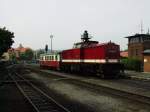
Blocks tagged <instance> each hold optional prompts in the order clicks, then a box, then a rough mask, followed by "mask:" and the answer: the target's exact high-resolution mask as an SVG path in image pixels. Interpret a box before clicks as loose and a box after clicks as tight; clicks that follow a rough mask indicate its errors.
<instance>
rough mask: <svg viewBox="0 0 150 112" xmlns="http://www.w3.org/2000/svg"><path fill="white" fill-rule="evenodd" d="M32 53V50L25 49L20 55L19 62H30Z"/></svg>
mask: <svg viewBox="0 0 150 112" xmlns="http://www.w3.org/2000/svg"><path fill="white" fill-rule="evenodd" d="M33 56H34V53H33V51H32V49H27V50H26V51H25V52H24V53H20V59H21V60H32V59H33Z"/></svg>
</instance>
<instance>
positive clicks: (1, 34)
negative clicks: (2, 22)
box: [0, 27, 14, 57]
mask: <svg viewBox="0 0 150 112" xmlns="http://www.w3.org/2000/svg"><path fill="white" fill-rule="evenodd" d="M13 38H14V33H13V32H10V31H9V30H7V29H6V28H5V27H4V28H0V57H1V56H2V54H3V53H4V52H7V50H8V49H10V48H11V45H12V44H13V43H14V41H13Z"/></svg>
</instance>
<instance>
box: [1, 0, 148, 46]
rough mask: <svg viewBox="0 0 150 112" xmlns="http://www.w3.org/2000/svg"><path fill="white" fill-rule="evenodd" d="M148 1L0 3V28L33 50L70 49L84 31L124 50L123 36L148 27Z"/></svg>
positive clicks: (28, 0)
mask: <svg viewBox="0 0 150 112" xmlns="http://www.w3.org/2000/svg"><path fill="white" fill-rule="evenodd" d="M149 5H150V0H0V27H3V26H6V28H8V29H9V30H11V31H13V32H14V33H15V39H14V40H15V43H14V45H13V46H14V47H17V46H18V44H19V43H22V44H23V45H24V46H28V47H31V48H33V49H39V48H44V46H45V44H48V45H49V47H50V37H49V36H50V34H53V35H54V39H53V48H54V49H68V48H71V47H72V45H73V43H74V42H78V41H80V37H81V34H82V33H83V31H84V30H88V31H89V33H90V34H91V35H92V36H93V40H97V41H99V42H107V41H110V40H111V41H113V42H116V43H117V44H119V45H120V46H121V49H125V48H127V39H125V38H123V37H125V36H129V35H133V34H135V33H139V32H140V22H141V20H142V21H143V26H144V31H145V32H147V29H148V27H150V16H149V10H150V6H149Z"/></svg>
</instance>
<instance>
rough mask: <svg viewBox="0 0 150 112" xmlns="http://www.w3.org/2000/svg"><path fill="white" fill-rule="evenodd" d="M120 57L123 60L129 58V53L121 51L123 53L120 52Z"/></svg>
mask: <svg viewBox="0 0 150 112" xmlns="http://www.w3.org/2000/svg"><path fill="white" fill-rule="evenodd" d="M120 56H121V57H122V58H128V51H121V52H120Z"/></svg>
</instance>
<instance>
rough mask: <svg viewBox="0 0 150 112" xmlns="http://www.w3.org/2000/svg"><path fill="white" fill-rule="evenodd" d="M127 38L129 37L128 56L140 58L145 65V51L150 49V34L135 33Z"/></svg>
mask: <svg viewBox="0 0 150 112" xmlns="http://www.w3.org/2000/svg"><path fill="white" fill-rule="evenodd" d="M126 38H128V57H129V58H136V59H139V60H141V61H142V63H143V65H144V56H145V53H144V51H146V50H149V49H150V34H149V33H147V34H135V35H133V36H128V37H126ZM142 68H143V67H142ZM149 68H150V66H149ZM144 70H145V69H144Z"/></svg>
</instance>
